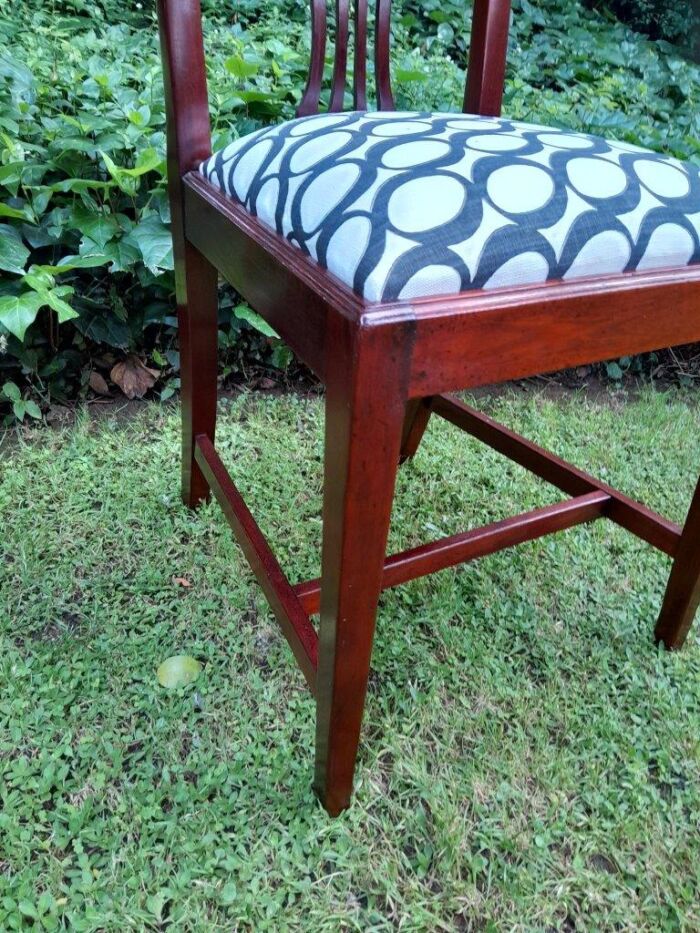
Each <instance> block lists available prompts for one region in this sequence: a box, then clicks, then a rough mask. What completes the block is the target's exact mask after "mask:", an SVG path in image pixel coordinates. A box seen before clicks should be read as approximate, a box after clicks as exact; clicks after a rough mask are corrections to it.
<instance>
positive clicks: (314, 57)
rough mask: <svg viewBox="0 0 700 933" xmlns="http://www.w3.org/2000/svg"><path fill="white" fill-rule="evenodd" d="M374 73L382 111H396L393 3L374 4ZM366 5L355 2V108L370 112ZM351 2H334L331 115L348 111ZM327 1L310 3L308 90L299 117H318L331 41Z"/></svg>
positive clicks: (378, 1) (364, 0)
mask: <svg viewBox="0 0 700 933" xmlns="http://www.w3.org/2000/svg"><path fill="white" fill-rule="evenodd" d="M375 2H376V5H375V21H376V27H375V36H374V73H375V83H376V92H377V102H378V105H379V109H380V110H393V109H394V99H393V95H392V92H391V76H390V70H389V50H390V39H391V28H390V26H391V22H390V21H391V0H375ZM367 4H368V0H354V4H353V6H354V17H353V46H354V53H353V74H352V86H353V107H354V108H355V110H366V108H367ZM350 14H351V11H350V0H335V41H334V58H333V75H332V78H331V88H330V99H329V102H328V112H329V113H338V112H340V111H342V110H344V109H345V90H346V83H347V67H348V48H349V45H350ZM327 21H328V16H327V9H326V0H311V61H310V65H309V76H308V79H307V82H306V88H305V89H304V93H303V94H302V97H301V101H300V103H299V106H298V107H297V111H296V113H297V116H298V117H305V116H308V115H309V114H313V113H318V111H319V103H320V100H321V90H322V87H323V65H324V62H325V53H326V43H327V41H328V29H327Z"/></svg>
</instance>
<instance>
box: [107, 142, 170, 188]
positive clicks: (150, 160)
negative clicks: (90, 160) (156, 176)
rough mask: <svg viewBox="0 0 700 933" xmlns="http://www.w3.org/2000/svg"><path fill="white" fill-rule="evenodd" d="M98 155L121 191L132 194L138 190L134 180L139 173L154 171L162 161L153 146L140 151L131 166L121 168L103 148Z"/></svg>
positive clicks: (138, 176)
mask: <svg viewBox="0 0 700 933" xmlns="http://www.w3.org/2000/svg"><path fill="white" fill-rule="evenodd" d="M100 155H101V156H102V159H103V160H104V163H105V165H106V166H107V171H108V172H109V174H110V175H111V176H112V178H113V179H114V180H115V181H116V183H117V184H118V185H119V187H120V188H121V189H122V191H124V192H126V193H127V194H133V193H134V192H135V191H136V190H138V189H137V186H136V181H137V180H138V178H140V176H141V175H145V174H146V173H147V172H152V171H154V170H155V169H157V168H158V167H159V166H160V165H161V164H162V163H163V158H162V156H161V155H160V154H159V153H158V151H157V150H156V149H153V148H149V149H144V150H143V151H142V152H140V153H139V154H138V156H137V158H136V164H135V165H134V167H133V168H122V167H121V166H120V165H117V164H116V163H115V162H114V161H113V160H112V159H111V158H110V157H109V156H108V155H107V153H106V152H105V151H104V150H100Z"/></svg>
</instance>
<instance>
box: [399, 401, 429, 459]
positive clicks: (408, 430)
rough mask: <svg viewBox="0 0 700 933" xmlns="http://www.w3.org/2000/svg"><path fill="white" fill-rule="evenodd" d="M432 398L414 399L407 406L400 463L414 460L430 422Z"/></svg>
mask: <svg viewBox="0 0 700 933" xmlns="http://www.w3.org/2000/svg"><path fill="white" fill-rule="evenodd" d="M431 411H432V397H431V396H428V397H427V398H412V399H411V400H410V401H409V402H408V404H407V405H406V414H405V416H404V422H403V429H402V432H401V453H400V455H399V463H405V462H406V461H407V460H410V459H412V458H413V457H414V456H415V454H416V451H417V450H418V447H419V445H420V442H421V440H422V439H423V435H424V434H425V429H426V428H427V427H428V421H430V413H431Z"/></svg>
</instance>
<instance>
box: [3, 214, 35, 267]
mask: <svg viewBox="0 0 700 933" xmlns="http://www.w3.org/2000/svg"><path fill="white" fill-rule="evenodd" d="M28 258H29V250H28V249H27V247H26V246H25V245H24V243H23V242H22V237H21V235H20V232H19V230H17V229H16V228H15V227H11V226H9V224H0V269H2V270H4V271H5V272H15V273H17V274H19V275H21V274H22V273H23V272H24V266H25V263H26V262H27V259H28Z"/></svg>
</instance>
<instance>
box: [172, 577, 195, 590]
mask: <svg viewBox="0 0 700 933" xmlns="http://www.w3.org/2000/svg"><path fill="white" fill-rule="evenodd" d="M173 583H175V584H176V585H177V586H185V587H187V588H188V589H189V588H190V587H191V586H192V581H191V580H188V579H187V577H173Z"/></svg>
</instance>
